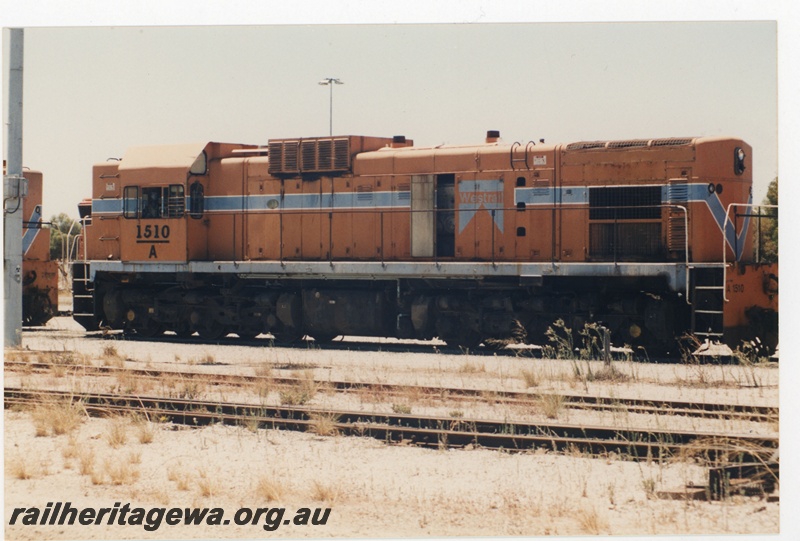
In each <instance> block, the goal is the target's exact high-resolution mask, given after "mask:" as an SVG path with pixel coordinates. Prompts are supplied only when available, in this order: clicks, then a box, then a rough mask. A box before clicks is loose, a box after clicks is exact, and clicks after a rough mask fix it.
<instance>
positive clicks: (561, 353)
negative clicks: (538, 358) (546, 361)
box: [542, 319, 575, 359]
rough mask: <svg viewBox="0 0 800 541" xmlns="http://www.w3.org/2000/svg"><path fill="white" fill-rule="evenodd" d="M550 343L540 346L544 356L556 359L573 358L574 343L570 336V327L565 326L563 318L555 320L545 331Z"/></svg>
mask: <svg viewBox="0 0 800 541" xmlns="http://www.w3.org/2000/svg"><path fill="white" fill-rule="evenodd" d="M545 336H547V340H548V341H549V342H550V345H547V346H545V347H543V348H542V353H543V355H544V356H545V357H553V358H556V359H573V358H575V344H574V341H573V338H572V329H570V328H569V327H567V326H566V324H565V323H564V320H563V319H558V320H556V321H555V322H554V323H553V325H552V326H550V327H548V328H547V331H546V332H545Z"/></svg>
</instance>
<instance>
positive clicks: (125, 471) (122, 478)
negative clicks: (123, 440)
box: [92, 457, 140, 486]
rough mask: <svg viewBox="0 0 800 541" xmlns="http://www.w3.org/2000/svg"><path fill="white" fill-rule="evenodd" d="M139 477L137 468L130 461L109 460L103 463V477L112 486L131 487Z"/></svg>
mask: <svg viewBox="0 0 800 541" xmlns="http://www.w3.org/2000/svg"><path fill="white" fill-rule="evenodd" d="M129 458H130V457H129ZM139 476H140V472H139V468H136V467H135V466H134V464H132V463H131V462H130V460H129V461H125V460H113V459H109V460H106V461H105V476H104V477H106V478H107V479H108V480H109V482H110V483H111V484H112V485H114V486H120V485H125V486H128V485H132V484H133V483H135V482H136V481H138V480H139ZM92 482H94V481H92ZM98 484H100V483H98Z"/></svg>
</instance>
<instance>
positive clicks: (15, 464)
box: [8, 455, 33, 481]
mask: <svg viewBox="0 0 800 541" xmlns="http://www.w3.org/2000/svg"><path fill="white" fill-rule="evenodd" d="M8 470H9V473H10V474H11V476H12V477H14V478H15V479H20V480H22V481H24V480H26V479H30V478H32V477H33V467H32V466H31V465H30V463H29V462H28V459H27V458H26V457H25V456H24V455H17V456H15V457H14V458H13V459H11V461H10V462H9V465H8Z"/></svg>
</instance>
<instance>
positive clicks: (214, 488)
mask: <svg viewBox="0 0 800 541" xmlns="http://www.w3.org/2000/svg"><path fill="white" fill-rule="evenodd" d="M198 474H199V476H200V478H199V479H198V480H197V488H199V489H200V495H201V496H204V497H209V496H214V495H217V494H219V493H220V492H221V491H222V487H221V486H220V484H219V482H217V480H216V479H212V478H211V477H209V476H208V473H206V471H205V470H199V472H198Z"/></svg>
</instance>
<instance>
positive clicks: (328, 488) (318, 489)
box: [311, 481, 342, 505]
mask: <svg viewBox="0 0 800 541" xmlns="http://www.w3.org/2000/svg"><path fill="white" fill-rule="evenodd" d="M341 496H342V493H341V489H340V488H338V487H337V486H336V485H326V484H323V483H320V482H319V481H314V484H313V485H312V487H311V499H312V500H314V501H315V502H325V503H327V504H328V505H330V504H333V503H334V502H336V501H337V500H339V498H341Z"/></svg>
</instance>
